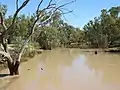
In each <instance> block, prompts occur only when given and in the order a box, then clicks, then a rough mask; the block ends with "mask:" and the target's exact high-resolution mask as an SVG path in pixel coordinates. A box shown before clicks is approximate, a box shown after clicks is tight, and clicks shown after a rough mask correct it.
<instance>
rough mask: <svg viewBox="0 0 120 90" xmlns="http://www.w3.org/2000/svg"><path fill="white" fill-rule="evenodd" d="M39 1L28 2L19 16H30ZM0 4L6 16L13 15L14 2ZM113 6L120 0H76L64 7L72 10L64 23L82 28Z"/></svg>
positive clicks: (2, 0) (46, 0)
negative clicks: (4, 8) (3, 6)
mask: <svg viewBox="0 0 120 90" xmlns="http://www.w3.org/2000/svg"><path fill="white" fill-rule="evenodd" d="M22 1H24V0H19V3H20V4H21V3H22ZM39 1H40V0H30V2H29V3H28V5H27V6H26V7H25V8H24V9H23V10H22V11H21V12H20V14H27V15H30V14H32V13H33V12H34V11H35V10H36V6H37V4H38V2H39ZM48 1H49V0H44V3H43V5H42V6H41V7H44V6H45V5H46V4H47V3H48ZM53 1H54V0H53ZM56 1H57V0H56ZM69 1H70V0H60V2H59V4H62V3H66V2H69ZM0 3H1V4H5V5H7V8H8V12H7V15H13V13H14V11H15V10H16V8H15V0H0ZM114 6H120V0H76V2H74V3H72V4H70V5H68V6H66V7H65V8H67V9H69V10H73V13H69V14H66V15H65V18H66V20H65V22H67V23H68V24H70V25H73V26H75V27H78V28H82V27H83V26H84V25H85V24H86V23H88V21H89V20H93V18H94V17H97V16H99V15H100V13H101V10H102V9H110V8H111V7H114Z"/></svg>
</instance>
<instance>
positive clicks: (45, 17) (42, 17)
mask: <svg viewBox="0 0 120 90" xmlns="http://www.w3.org/2000/svg"><path fill="white" fill-rule="evenodd" d="M29 1H30V0H25V1H24V2H23V3H22V4H21V5H20V6H19V5H18V4H19V0H16V11H15V13H14V15H13V17H12V21H11V23H10V25H6V22H5V17H4V12H3V11H4V8H5V7H4V6H2V7H3V9H2V10H1V11H0V21H1V26H2V31H1V36H0V37H1V43H2V46H3V51H0V55H1V58H2V59H4V60H6V61H7V63H8V68H9V71H10V75H18V74H19V71H18V68H19V64H20V61H21V56H22V54H23V52H24V50H25V48H26V45H27V44H28V42H29V41H30V39H31V37H32V36H33V35H34V33H35V28H36V26H39V27H42V26H45V25H46V24H48V23H49V22H50V20H51V18H52V17H53V16H54V14H55V12H57V11H59V12H61V13H62V14H63V12H62V7H64V6H66V5H68V4H71V3H73V2H74V1H71V2H68V3H65V4H62V5H57V4H56V3H53V0H50V1H49V2H48V5H47V6H46V7H44V8H43V9H40V6H41V5H42V3H43V2H44V0H40V2H39V4H38V6H37V9H36V11H35V13H34V19H33V22H32V24H31V23H30V24H31V25H30V28H27V29H28V30H29V33H28V35H27V36H26V38H25V40H24V41H23V43H22V44H21V45H20V46H21V47H20V49H19V51H17V52H15V57H12V54H11V53H10V52H9V50H8V39H9V38H10V33H14V32H15V31H17V30H18V29H17V28H18V27H15V24H16V25H18V24H17V23H16V21H17V16H18V13H19V12H20V11H21V10H22V9H23V8H24V7H25V6H26V5H27V4H28V3H29ZM44 12H45V14H44ZM21 29H22V28H21ZM23 29H25V28H23Z"/></svg>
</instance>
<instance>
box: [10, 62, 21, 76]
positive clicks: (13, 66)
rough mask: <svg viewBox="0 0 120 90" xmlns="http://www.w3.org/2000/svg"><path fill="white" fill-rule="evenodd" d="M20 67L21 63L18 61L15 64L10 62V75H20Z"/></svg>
mask: <svg viewBox="0 0 120 90" xmlns="http://www.w3.org/2000/svg"><path fill="white" fill-rule="evenodd" d="M19 65H20V62H19V61H16V62H15V64H14V63H13V62H10V61H8V68H9V72H10V75H19V70H18V68H19Z"/></svg>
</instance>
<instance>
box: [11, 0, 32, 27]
mask: <svg viewBox="0 0 120 90" xmlns="http://www.w3.org/2000/svg"><path fill="white" fill-rule="evenodd" d="M17 1H18V0H17ZM29 1H30V0H25V1H24V2H23V3H22V5H21V6H20V7H19V8H18V9H17V10H16V12H15V14H14V16H13V20H12V24H11V25H10V27H12V26H13V24H14V23H15V19H16V17H17V15H18V13H19V12H20V10H22V9H23V8H24V7H25V6H26V5H27V4H28V2H29ZM17 4H18V3H17ZM17 6H18V5H17Z"/></svg>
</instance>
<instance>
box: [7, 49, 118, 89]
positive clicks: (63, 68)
mask: <svg viewBox="0 0 120 90" xmlns="http://www.w3.org/2000/svg"><path fill="white" fill-rule="evenodd" d="M34 59H35V60H37V63H33V60H34ZM34 59H33V60H31V63H30V64H27V65H28V66H27V65H25V66H23V68H24V69H21V74H22V73H23V75H21V76H20V78H19V80H17V81H15V82H14V83H13V84H12V85H11V86H9V88H8V89H6V90H120V54H110V53H98V54H97V55H95V54H94V53H93V52H81V50H79V49H70V50H69V49H63V50H59V49H58V50H53V51H45V52H43V53H42V54H41V55H39V56H36V57H35V58H34ZM28 62H29V61H28ZM28 67H29V68H30V69H31V73H30V71H27V69H26V71H25V68H28ZM32 70H33V71H32ZM27 72H28V74H27ZM29 79H31V80H29ZM23 80H24V81H23ZM25 81H28V82H31V83H30V84H28V83H27V82H26V83H27V84H25ZM20 82H21V83H23V85H20ZM15 84H17V85H16V89H15ZM25 85H29V88H27V89H23V88H21V87H23V86H25ZM13 87H14V89H13ZM17 87H18V88H19V87H20V88H21V89H18V88H17ZM25 87H26V86H25Z"/></svg>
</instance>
